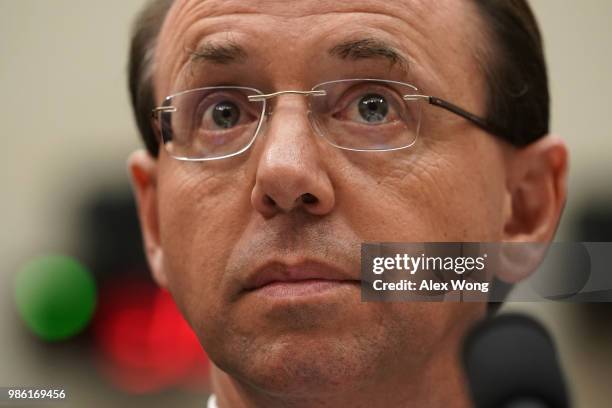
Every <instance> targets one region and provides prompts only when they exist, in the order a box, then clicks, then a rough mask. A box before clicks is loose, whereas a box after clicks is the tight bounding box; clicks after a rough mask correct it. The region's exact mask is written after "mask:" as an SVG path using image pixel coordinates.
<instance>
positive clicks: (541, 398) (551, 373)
mask: <svg viewBox="0 0 612 408" xmlns="http://www.w3.org/2000/svg"><path fill="white" fill-rule="evenodd" d="M463 365H464V369H465V373H466V375H467V380H468V384H469V389H470V393H471V396H472V401H473V402H474V406H475V407H476V408H568V407H569V402H568V394H567V391H566V387H565V381H564V378H563V374H562V372H561V366H560V364H559V362H558V359H557V353H556V350H555V346H554V343H553V341H552V338H551V337H550V335H549V334H548V332H547V331H546V329H545V328H544V327H543V326H542V325H541V324H540V323H538V322H537V321H535V320H534V319H532V318H530V317H527V316H523V315H519V314H504V315H500V316H497V317H493V318H489V319H486V320H484V321H483V322H481V323H479V324H477V325H476V326H475V327H474V329H473V330H472V331H471V332H470V333H469V334H468V336H467V338H466V340H465V342H464V347H463Z"/></svg>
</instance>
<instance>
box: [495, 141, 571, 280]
mask: <svg viewBox="0 0 612 408" xmlns="http://www.w3.org/2000/svg"><path fill="white" fill-rule="evenodd" d="M507 163H508V166H507V170H508V171H507V176H506V187H507V194H508V195H507V197H506V209H505V212H504V213H505V219H504V230H503V241H504V242H506V243H509V245H506V247H507V248H508V251H509V252H511V253H509V254H507V255H508V256H507V257H505V258H506V259H505V262H506V263H509V264H508V267H504V268H502V269H503V271H504V272H503V275H504V276H500V278H501V279H502V280H504V281H506V282H510V283H513V282H517V281H519V280H521V279H523V278H525V277H526V276H527V275H529V274H530V273H531V272H533V269H534V265H535V266H537V264H539V262H540V260H541V259H542V257H543V256H544V254H545V251H546V248H547V245H531V246H529V245H518V246H517V245H514V246H513V245H512V243H519V242H520V243H524V242H533V243H540V244H547V243H548V242H550V241H551V240H552V239H553V237H554V234H555V231H556V230H557V226H558V225H559V219H560V217H561V213H562V211H563V207H564V205H565V200H566V197H567V170H568V151H567V147H566V144H565V142H564V141H563V140H562V139H561V138H560V137H558V136H556V135H547V136H545V137H543V138H541V139H539V140H537V141H535V142H533V143H531V144H530V145H528V146H526V147H523V148H519V149H513V151H512V152H511V153H510V154H509V158H508V161H507ZM517 248H524V249H521V250H520V251H523V252H525V253H522V254H517V253H516V251H517Z"/></svg>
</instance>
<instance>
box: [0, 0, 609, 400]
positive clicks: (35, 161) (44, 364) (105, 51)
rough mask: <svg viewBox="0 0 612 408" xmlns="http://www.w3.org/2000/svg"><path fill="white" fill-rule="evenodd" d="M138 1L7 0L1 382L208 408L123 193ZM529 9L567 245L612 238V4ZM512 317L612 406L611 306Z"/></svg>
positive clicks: (586, 396) (1, 60)
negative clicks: (532, 325)
mask: <svg viewBox="0 0 612 408" xmlns="http://www.w3.org/2000/svg"><path fill="white" fill-rule="evenodd" d="M144 3H145V1H144V0H130V1H123V0H122V1H119V0H107V1H104V2H93V1H76V0H53V1H43V0H21V1H12V0H0V90H1V92H2V94H3V97H2V101H1V102H0V119H1V120H0V126H1V127H0V129H1V130H0V132H1V134H2V140H3V147H4V148H3V149H2V152H1V153H0V155H1V157H2V159H1V164H0V166H1V171H0V186H1V188H2V195H1V197H2V199H1V201H0V214H1V217H2V223H1V224H0V230H1V232H0V251H1V252H0V386H11V385H22V386H23V385H38V386H40V385H62V386H63V387H65V389H66V390H67V392H68V393H69V394H70V400H69V401H68V402H67V403H66V404H65V406H71V407H72V406H74V407H80V406H89V407H98V406H99V407H106V406H127V405H128V404H129V406H134V407H140V406H142V407H145V406H147V407H151V406H168V405H170V404H180V405H181V406H184V407H190V406H193V407H201V406H203V403H204V401H205V398H206V395H207V391H208V390H207V375H208V361H207V359H206V356H205V354H204V352H203V351H202V350H201V349H200V348H199V346H198V344H197V341H196V340H195V338H194V337H193V335H192V333H191V332H190V331H189V329H188V328H187V327H186V325H185V322H184V321H183V320H182V318H181V317H180V315H179V313H178V312H177V311H176V308H175V306H174V304H173V302H172V299H171V298H170V297H169V296H168V294H167V293H164V292H162V291H160V290H158V289H157V288H156V287H155V286H154V285H153V284H152V282H151V280H150V278H149V277H148V272H147V270H146V266H145V264H144V259H143V255H142V251H141V241H140V235H139V230H138V224H137V220H136V215H135V211H134V204H133V201H132V197H131V194H130V191H129V181H128V176H127V171H126V158H127V156H128V154H129V153H130V152H131V151H132V150H134V149H136V148H138V147H140V142H139V136H138V133H137V130H136V127H135V125H134V122H133V120H132V116H131V108H130V105H129V96H128V92H127V86H126V64H127V50H128V39H129V31H130V27H131V23H132V21H133V19H134V17H135V15H136V13H137V12H138V10H139V9H140V8H141V6H142V5H143V4H144ZM531 4H532V6H533V8H534V11H535V13H536V15H537V17H538V19H539V21H540V25H541V28H542V31H543V35H544V39H545V44H546V53H547V58H548V64H549V73H550V83H551V93H552V114H553V116H552V129H553V131H554V132H555V133H558V134H560V135H561V136H562V137H563V138H565V140H567V142H568V144H569V146H570V150H571V171H570V183H569V191H570V195H569V201H568V203H567V206H566V210H565V216H564V218H563V220H562V223H561V226H560V230H559V234H558V235H557V240H560V241H612V182H611V178H612V177H611V176H612V114H611V113H612V112H611V110H610V102H612V100H611V99H612V97H611V95H612V80H611V79H610V72H612V48H611V47H610V42H611V41H612V28H611V26H610V22H611V21H612V2H610V1H607V0H585V1H581V2H575V1H570V0H532V1H531ZM54 270H62V271H65V273H64V275H63V277H61V278H60V279H51V282H50V283H49V285H48V286H47V287H44V288H43V287H36V285H37V284H38V283H39V282H45V279H47V278H48V274H49V273H50V271H54ZM17 276H20V277H21V278H20V279H16V278H17ZM37 282H38V283H37ZM75 282H77V283H75ZM39 286H40V285H39ZM32 293H39V294H41V296H38V297H37V299H39V300H38V301H37V300H33V299H32V298H31V297H32V296H31V294H32ZM58 294H59V298H60V299H61V300H60V301H57V300H53V299H54V298H53V296H55V299H56V298H58ZM40 299H42V300H40ZM109 299H110V300H112V302H110V301H109ZM45 301H46V302H48V303H44V302H45ZM36 302H38V303H36ZM41 302H42V303H41ZM37 308H38V309H37ZM41 308H42V310H45V311H49V312H48V314H47V315H43V316H41V313H40V311H41ZM503 310H505V311H509V310H515V311H523V312H526V313H529V314H531V315H534V316H536V317H537V318H539V319H540V320H541V321H543V322H544V324H545V325H546V326H547V327H548V328H549V329H550V330H551V331H552V332H553V334H554V336H555V339H556V341H557V345H558V348H559V351H560V354H561V359H562V363H563V365H564V368H565V371H566V374H567V376H568V380H569V381H568V382H569V384H570V388H571V391H572V394H573V399H574V401H575V403H576V406H577V407H607V406H610V399H611V398H612V389H611V388H610V378H612V304H590V305H578V304H561V303H537V304H536V303H515V304H508V305H505V306H504V309H503ZM18 311H20V312H21V313H19V312H18ZM53 313H56V314H55V315H54V314H53ZM58 316H59V317H58ZM54 319H55V320H54ZM62 319H63V320H62Z"/></svg>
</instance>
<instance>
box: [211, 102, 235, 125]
mask: <svg viewBox="0 0 612 408" xmlns="http://www.w3.org/2000/svg"><path fill="white" fill-rule="evenodd" d="M212 116H213V120H214V122H215V124H216V125H217V126H219V127H220V128H223V129H229V128H231V127H233V126H234V125H235V124H236V123H238V120H239V119H240V110H239V109H238V107H237V106H236V105H235V104H234V103H232V102H229V101H224V102H220V103H218V104H217V105H215V107H214V108H213V112H212Z"/></svg>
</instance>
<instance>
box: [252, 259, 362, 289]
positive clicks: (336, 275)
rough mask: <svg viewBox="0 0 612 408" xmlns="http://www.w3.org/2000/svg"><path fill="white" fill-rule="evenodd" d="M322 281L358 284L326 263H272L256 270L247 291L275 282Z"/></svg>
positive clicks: (312, 261)
mask: <svg viewBox="0 0 612 408" xmlns="http://www.w3.org/2000/svg"><path fill="white" fill-rule="evenodd" d="M311 279H320V280H334V281H352V282H358V281H359V279H356V278H355V276H353V275H352V274H350V273H349V272H347V271H345V270H344V269H342V268H340V267H337V266H334V265H331V264H329V263H326V262H321V261H316V260H304V261H300V262H296V263H289V262H282V261H271V262H267V263H265V264H263V265H262V266H260V267H258V268H256V269H254V271H253V273H251V274H250V275H249V276H248V278H247V280H246V284H245V290H255V289H258V288H261V287H263V286H265V285H268V284H270V283H273V282H299V281H304V280H311Z"/></svg>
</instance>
